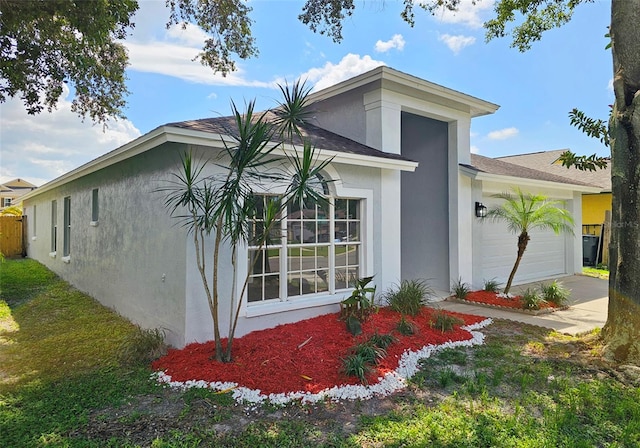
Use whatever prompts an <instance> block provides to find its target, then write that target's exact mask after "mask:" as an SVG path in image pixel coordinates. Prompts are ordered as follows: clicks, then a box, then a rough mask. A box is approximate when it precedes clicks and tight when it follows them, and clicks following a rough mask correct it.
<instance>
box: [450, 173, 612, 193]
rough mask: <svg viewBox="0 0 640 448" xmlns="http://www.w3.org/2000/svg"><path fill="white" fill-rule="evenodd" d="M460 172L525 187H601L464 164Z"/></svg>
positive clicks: (594, 189) (595, 190)
mask: <svg viewBox="0 0 640 448" xmlns="http://www.w3.org/2000/svg"><path fill="white" fill-rule="evenodd" d="M459 169H460V172H461V173H462V174H464V175H466V176H469V177H471V178H472V179H475V180H479V181H486V182H497V183H508V184H517V185H521V186H526V187H543V188H555V189H557V190H568V191H579V192H581V193H600V192H601V191H602V189H600V188H598V187H590V186H587V185H576V184H571V183H563V182H552V181H548V180H540V179H530V178H527V177H516V176H506V175H504V174H491V173H486V172H484V171H478V170H474V169H472V168H469V167H466V166H460V167H459Z"/></svg>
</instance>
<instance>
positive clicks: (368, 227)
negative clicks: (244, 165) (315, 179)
mask: <svg viewBox="0 0 640 448" xmlns="http://www.w3.org/2000/svg"><path fill="white" fill-rule="evenodd" d="M325 169H326V170H327V172H328V174H329V176H328V177H329V178H330V179H332V180H333V181H332V182H330V183H329V190H330V191H331V196H332V197H333V198H335V199H359V200H360V204H361V205H360V207H361V208H362V209H363V210H361V212H362V211H363V213H361V215H360V216H361V218H360V233H361V243H360V251H361V253H360V276H361V277H368V276H371V275H373V273H372V271H373V190H370V189H364V188H348V187H344V186H343V185H342V182H341V180H340V177H339V176H338V174H337V171H335V169H333V168H332V167H331V166H328V167H326V168H325ZM256 190H257V191H256V194H266V195H269V194H272V195H275V194H282V193H283V191H278V190H277V189H274V190H262V189H260V190H258V189H256ZM248 256H249V247H248V245H247V244H245V245H243V246H242V247H239V248H238V258H239V259H240V257H243V258H242V259H244V260H246V259H247V257H248ZM247 273H248V266H247V263H239V266H238V279H237V283H236V288H237V291H241V290H242V287H243V284H244V279H245V278H246V276H247ZM350 292H351V289H350V288H349V289H340V290H336V291H335V292H334V293H331V292H323V293H317V294H308V295H303V296H295V299H292V300H278V299H272V300H266V301H261V302H252V303H251V305H249V303H248V301H247V292H246V291H245V293H244V296H243V297H242V305H241V308H240V315H241V316H245V317H259V316H264V315H268V314H274V313H281V312H285V311H295V310H301V309H305V308H313V307H318V306H324V305H333V304H337V303H340V302H341V301H342V300H343V299H345V298H346V297H348V296H349V294H350Z"/></svg>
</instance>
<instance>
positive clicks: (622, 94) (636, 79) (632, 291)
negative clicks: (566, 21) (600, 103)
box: [602, 0, 640, 365]
mask: <svg viewBox="0 0 640 448" xmlns="http://www.w3.org/2000/svg"><path fill="white" fill-rule="evenodd" d="M611 19H612V20H611V40H612V53H613V71H614V79H613V86H614V93H615V104H614V107H613V111H612V113H611V118H610V120H609V134H610V135H609V137H610V143H611V144H610V146H611V183H612V196H613V206H612V214H611V218H612V219H611V221H612V222H611V245H610V248H609V261H610V263H609V264H610V276H609V314H608V318H607V323H606V324H605V326H604V328H603V332H602V334H603V337H604V340H605V344H606V346H605V356H606V357H607V358H609V359H611V360H613V361H616V362H619V363H625V364H636V365H640V49H639V45H640V27H638V23H640V0H613V1H612V10H611Z"/></svg>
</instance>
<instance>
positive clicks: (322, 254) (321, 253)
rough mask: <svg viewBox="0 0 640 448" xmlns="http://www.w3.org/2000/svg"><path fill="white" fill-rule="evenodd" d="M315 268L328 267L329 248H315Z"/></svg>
mask: <svg viewBox="0 0 640 448" xmlns="http://www.w3.org/2000/svg"><path fill="white" fill-rule="evenodd" d="M316 266H317V267H318V268H325V269H326V268H328V267H329V246H320V247H317V248H316Z"/></svg>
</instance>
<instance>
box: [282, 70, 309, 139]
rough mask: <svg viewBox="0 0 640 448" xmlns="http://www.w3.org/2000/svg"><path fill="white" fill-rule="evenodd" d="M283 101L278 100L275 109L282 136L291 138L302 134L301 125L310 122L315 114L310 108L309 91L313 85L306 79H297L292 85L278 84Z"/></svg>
mask: <svg viewBox="0 0 640 448" xmlns="http://www.w3.org/2000/svg"><path fill="white" fill-rule="evenodd" d="M278 88H279V89H280V92H281V93H282V97H283V101H280V102H278V107H277V108H276V109H275V110H274V113H275V114H276V117H277V118H276V120H275V124H276V126H277V127H278V132H279V134H280V135H281V136H283V137H286V138H287V139H289V140H291V139H292V137H293V136H294V135H298V136H300V137H302V136H301V132H300V126H302V125H304V124H305V123H308V122H309V120H310V119H311V118H312V116H313V111H312V110H310V109H309V99H308V97H309V92H310V91H311V87H308V86H307V83H306V81H302V82H301V81H300V80H297V81H296V82H294V83H293V85H292V86H289V84H288V83H285V85H284V86H283V85H281V84H278Z"/></svg>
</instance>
